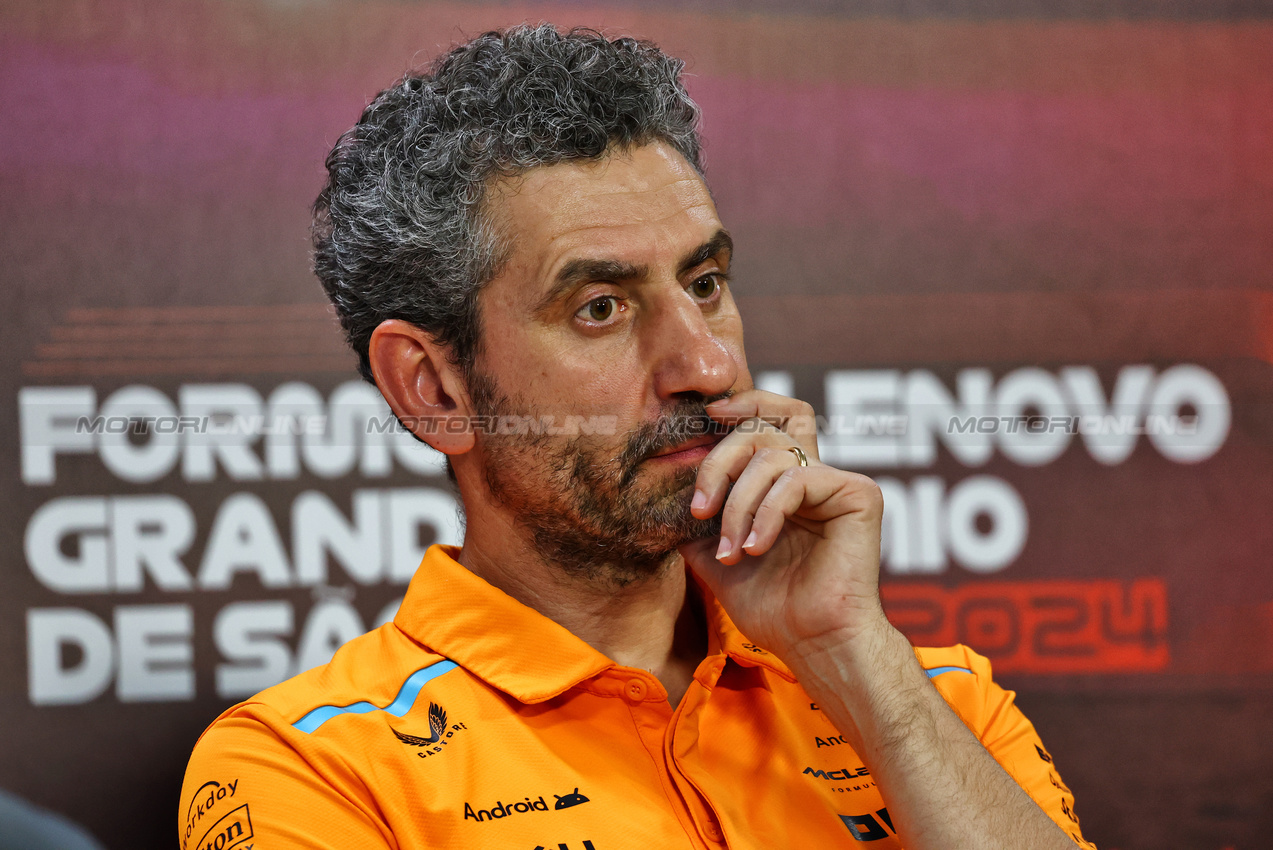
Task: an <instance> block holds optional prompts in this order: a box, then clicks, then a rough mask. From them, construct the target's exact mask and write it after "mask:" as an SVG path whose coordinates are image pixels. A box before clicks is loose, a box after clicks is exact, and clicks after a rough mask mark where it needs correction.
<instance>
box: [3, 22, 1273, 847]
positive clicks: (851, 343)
mask: <svg viewBox="0 0 1273 850" xmlns="http://www.w3.org/2000/svg"><path fill="white" fill-rule="evenodd" d="M945 5H946V4H937V3H935V2H924V0H918V1H917V2H909V3H900V2H883V0H877V2H871V3H863V4H857V5H855V4H849V3H845V4H838V3H832V2H817V0H802V2H789V3H779V2H772V3H763V2H752V3H725V2H711V1H710V0H705V2H697V3H689V2H685V3H677V2H661V3H643V4H639V5H638V4H630V5H612V6H595V5H585V4H576V3H569V4H564V5H538V4H531V5H517V4H497V3H451V4H441V3H438V4H434V3H418V4H410V3H390V2H351V1H350V0H332V1H331V2H306V0H299V1H298V2H265V1H264V0H226V1H225V2H212V1H211V0H193V2H186V3H174V4H164V3H142V2H137V0H113V1H112V0H80V1H79V2H47V0H39V2H36V0H9V2H7V3H5V4H4V6H3V7H0V21H3V25H2V26H0V33H2V34H0V45H2V47H0V69H2V70H0V137H2V140H3V141H2V144H0V180H2V181H3V199H4V200H3V206H2V207H0V210H2V213H0V215H2V216H3V227H0V244H2V245H3V257H4V266H3V271H2V272H0V274H3V278H4V285H3V288H2V289H0V298H2V299H3V306H4V309H3V311H2V312H0V334H2V337H0V338H2V340H3V342H2V348H3V357H4V368H3V370H0V405H3V408H4V410H3V415H0V468H3V470H4V474H3V475H0V488H2V490H0V492H3V504H4V506H5V509H4V511H3V516H0V544H2V545H0V563H2V564H3V570H4V573H3V576H4V579H3V581H4V584H3V588H4V589H3V594H2V595H0V621H2V622H3V637H2V640H3V643H2V644H0V682H2V683H3V692H2V696H0V699H2V700H3V703H2V705H3V724H0V736H2V737H3V742H4V743H3V757H2V758H0V788H2V789H4V790H6V791H7V792H10V793H12V794H15V795H17V796H18V797H21V798H24V799H26V800H27V801H30V802H31V803H34V804H36V805H38V806H41V807H44V808H46V809H49V810H52V811H54V812H58V813H60V814H62V815H65V816H66V817H68V818H70V819H72V820H74V821H77V822H78V823H80V824H82V825H83V826H85V827H86V828H87V829H88V830H90V831H91V832H92V833H93V834H95V835H96V836H97V837H98V839H100V840H101V841H102V842H103V843H104V844H105V845H106V846H108V847H110V848H143V847H144V848H150V847H154V848H160V847H173V846H175V845H176V844H180V846H181V847H182V848H183V850H196V847H197V846H198V845H199V842H200V835H199V834H198V830H196V829H195V828H194V826H195V824H193V823H187V822H186V820H185V818H186V815H185V813H182V815H181V818H182V820H181V822H180V823H179V820H178V818H179V816H178V812H177V792H178V788H179V784H180V780H181V776H182V771H183V766H184V764H185V761H186V758H187V755H188V753H189V751H190V748H191V746H192V745H193V743H194V741H195V739H196V737H197V736H198V734H199V732H200V731H201V730H202V729H203V728H204V727H205V726H206V725H207V724H208V723H209V722H210V721H211V720H212V719H213V718H214V717H215V716H216V715H217V714H218V713H219V712H220V711H221V710H223V709H224V708H225V707H227V706H228V705H230V704H232V703H234V702H235V701H237V700H239V699H241V698H243V697H245V696H247V695H249V694H251V693H253V692H254V691H256V690H258V689H261V688H263V687H266V686H268V685H270V684H272V683H274V682H276V681H279V680H280V679H282V678H284V677H286V676H288V675H291V674H292V673H295V672H297V671H300V670H304V669H306V668H308V667H311V666H313V665H315V664H319V663H322V662H324V661H325V660H326V659H328V658H329V657H330V656H331V654H332V652H333V651H334V650H335V649H336V648H337V647H338V646H339V645H340V644H342V643H343V642H344V641H346V640H348V639H349V638H352V637H354V636H355V635H357V634H359V633H361V632H363V631H364V630H366V629H368V628H371V627H373V626H374V625H376V624H377V623H380V622H383V621H384V620H386V619H387V618H389V617H390V616H392V612H393V610H394V609H395V607H396V605H397V602H398V600H399V599H400V598H401V596H402V593H403V590H404V586H405V583H406V582H407V580H408V579H409V577H410V575H411V574H412V571H413V569H414V567H415V565H416V563H417V562H418V560H419V558H420V555H421V553H422V551H423V550H424V548H426V547H427V546H428V545H429V544H430V543H432V542H434V541H452V542H454V541H458V540H459V538H460V534H461V530H460V528H461V526H460V523H459V519H458V516H457V510H456V499H455V496H454V494H453V493H452V491H451V490H450V489H449V488H448V486H447V484H446V481H445V478H444V477H443V476H442V475H441V474H440V467H439V465H438V459H437V457H436V456H434V455H433V454H432V453H431V451H430V450H428V449H427V448H424V447H421V446H419V445H417V444H415V443H414V442H413V441H412V440H410V439H409V438H404V437H403V436H402V435H401V434H398V433H394V431H393V429H392V428H391V427H390V424H391V423H390V421H389V420H388V419H387V416H386V411H385V409H384V407H383V405H382V403H381V402H380V401H379V400H378V396H377V395H376V393H375V392H374V390H373V389H372V388H370V387H369V386H367V385H364V384H362V383H360V382H359V381H358V380H357V378H356V375H355V373H354V367H353V360H352V357H351V355H350V354H348V353H347V352H346V351H345V350H344V349H343V348H342V343H341V341H340V339H339V335H338V331H337V329H336V327H335V324H334V320H333V318H332V315H331V313H330V312H329V310H328V308H327V307H326V305H325V304H324V302H323V300H322V295H321V292H320V289H319V287H318V284H317V283H316V282H315V280H314V279H313V278H312V277H311V275H310V273H309V271H308V259H307V247H308V245H307V233H306V229H307V220H308V213H307V210H308V207H309V204H310V203H311V202H312V200H313V197H314V195H315V194H316V192H317V190H318V188H319V186H320V184H321V181H322V179H323V175H324V172H323V170H322V161H323V158H324V156H325V154H326V153H327V151H328V149H329V148H330V146H331V145H332V143H333V142H334V141H335V139H336V138H337V136H338V135H339V133H340V132H341V131H343V130H344V129H345V128H346V127H348V126H349V125H350V124H351V123H352V122H353V121H355V120H356V118H357V116H358V114H359V112H360V111H361V109H362V107H363V106H364V105H365V103H366V102H367V100H368V99H369V98H370V97H371V96H373V95H374V94H375V93H376V92H377V91H378V90H379V89H380V88H382V87H384V86H385V85H387V84H389V83H390V82H391V81H392V80H393V79H395V78H396V77H397V76H398V75H399V74H400V73H402V71H404V70H405V69H406V68H408V67H410V66H412V65H414V64H419V63H422V62H424V61H426V60H427V59H428V58H430V57H432V56H433V55H435V54H436V53H437V52H438V51H440V50H443V49H445V48H446V47H447V46H449V45H450V44H452V43H454V42H456V41H458V40H461V39H463V38H464V37H465V36H468V35H473V34H476V33H479V32H481V31H484V30H486V29H489V28H492V27H496V26H501V25H507V24H510V23H516V22H520V21H527V20H529V21H538V20H545V19H546V20H551V21H554V22H557V23H559V24H563V25H571V24H589V25H592V26H599V27H604V28H608V29H609V31H612V32H616V33H618V32H624V33H632V34H637V35H641V36H645V37H649V38H652V39H654V40H656V41H657V42H658V43H659V44H661V45H662V46H663V47H664V48H665V49H667V50H668V51H670V52H672V53H674V54H676V55H679V56H682V57H684V58H685V59H686V60H687V62H688V77H687V80H688V85H689V88H690V90H691V92H692V94H693V95H694V97H695V98H696V99H697V101H698V102H699V104H700V105H701V106H702V109H703V114H704V120H703V129H704V133H705V137H706V161H707V167H708V175H709V179H710V182H711V186H712V189H713V191H714V193H715V197H716V199H717V201H718V203H719V207H720V212H721V215H722V217H723V220H724V221H725V222H726V224H727V226H728V227H729V228H730V229H731V231H732V232H733V234H734V238H735V240H736V241H737V243H738V246H739V248H738V260H737V265H736V269H737V275H736V278H737V279H736V283H735V287H736V289H735V291H736V293H737V297H738V301H739V303H740V306H741V310H742V312H743V317H744V321H745V327H746V332H747V335H748V336H747V343H748V353H749V357H750V360H751V363H752V366H753V371H754V372H755V373H756V374H757V375H758V378H759V380H760V381H761V382H762V384H763V385H764V386H767V387H770V388H775V389H779V390H784V391H787V392H791V393H794V394H796V395H798V396H800V397H802V398H805V399H808V400H809V401H811V402H812V403H813V404H814V405H815V406H816V408H817V410H818V412H819V414H820V416H821V425H822V428H823V434H822V437H821V445H822V452H823V457H824V459H825V460H827V461H828V462H831V463H834V464H837V465H840V466H843V467H845V468H851V469H856V470H860V471H863V472H866V473H868V474H870V475H872V476H874V477H876V479H877V480H878V481H879V483H880V485H881V487H882V489H883V491H884V494H885V503H886V517H885V529H884V543H883V545H884V566H883V574H884V596H885V599H886V602H887V605H888V610H889V613H890V615H891V616H892V618H893V619H894V621H895V622H896V623H897V624H898V625H899V626H900V627H902V628H903V629H904V630H905V631H906V632H907V633H908V634H909V635H910V636H911V638H912V639H913V640H914V641H915V642H917V643H923V644H949V643H954V642H963V643H967V644H970V645H971V646H973V647H974V648H976V649H977V650H978V651H980V652H982V653H984V654H985V655H987V656H989V657H990V658H991V659H992V661H993V663H994V667H995V670H996V671H997V675H998V676H999V678H1000V679H1001V680H1002V681H1003V682H1004V683H1005V684H1006V685H1008V686H1009V687H1012V688H1014V689H1016V690H1017V691H1018V692H1019V701H1020V704H1021V705H1022V706H1023V707H1024V708H1025V710H1026V711H1027V713H1028V714H1029V716H1031V717H1032V718H1033V719H1034V721H1035V723H1036V725H1037V726H1038V727H1039V729H1040V732H1041V734H1042V735H1043V737H1044V740H1045V741H1046V742H1047V743H1048V745H1049V747H1050V749H1051V753H1052V756H1053V757H1054V758H1055V760H1056V762H1057V764H1058V766H1059V767H1060V770H1061V771H1062V774H1063V775H1064V776H1065V778H1066V780H1067V781H1068V782H1069V783H1070V785H1071V786H1072V787H1073V789H1074V791H1075V794H1076V796H1077V799H1078V811H1077V815H1078V816H1079V817H1080V818H1081V819H1082V823H1083V827H1084V831H1085V832H1086V833H1087V834H1088V836H1089V837H1090V838H1092V839H1093V840H1095V841H1096V842H1097V843H1098V844H1099V845H1100V846H1102V847H1103V848H1124V849H1125V850H1130V849H1131V848H1151V847H1152V848H1177V847H1178V848H1205V850H1220V848H1226V847H1230V848H1248V847H1249V848H1255V847H1268V846H1270V844H1271V843H1273V770H1271V768H1270V762H1273V743H1270V741H1271V740H1273V570H1270V569H1269V566H1270V552H1271V551H1273V522H1270V516H1271V510H1273V451H1271V450H1273V271H1271V270H1273V237H1271V234H1273V26H1271V25H1270V18H1269V15H1268V14H1267V13H1268V10H1267V9H1266V8H1264V7H1261V6H1256V5H1246V4H1242V3H1225V4H1219V3H1217V4H1207V3H1203V2H1191V0H1179V2H1166V0H1164V2H1152V1H1151V0H1126V2H1123V3H1101V2H1096V0H1091V2H1081V0H1076V2H1070V3H1058V4H1053V3H1042V2H1038V3H1034V2H1031V3H1014V2H1009V0H984V1H983V2H967V3H962V4H949V5H950V6H951V7H953V11H952V9H951V8H946V7H945ZM138 421H146V422H148V423H149V424H148V427H147V428H146V429H139V428H138V427H137V425H136V423H137V422H138ZM226 779H227V780H229V779H232V777H226ZM791 780H792V781H793V782H795V781H800V779H799V777H797V776H793V777H791ZM796 815H797V813H793V817H794V816H796ZM191 817H192V818H193V817H194V815H193V814H192V815H191ZM179 828H180V836H178V830H179ZM846 838H847V836H846ZM0 843H3V842H2V841H0Z"/></svg>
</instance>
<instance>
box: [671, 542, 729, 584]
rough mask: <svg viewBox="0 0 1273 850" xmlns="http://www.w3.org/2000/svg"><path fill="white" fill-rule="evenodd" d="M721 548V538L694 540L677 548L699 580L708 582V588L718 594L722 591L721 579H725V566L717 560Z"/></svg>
mask: <svg viewBox="0 0 1273 850" xmlns="http://www.w3.org/2000/svg"><path fill="white" fill-rule="evenodd" d="M719 546H720V538H719V537H715V536H712V537H704V538H703V539H702V540H692V541H690V542H689V543H682V544H681V545H680V546H678V547H676V548H677V551H678V552H680V553H681V557H682V558H684V559H685V563H687V564H689V565H690V569H692V570H693V571H694V572H695V574H696V575H698V577H699V578H701V579H702V580H703V581H705V582H707V586H708V587H709V588H711V590H712V593H714V594H716V593H717V591H719V590H720V586H721V579H722V578H723V577H724V570H725V569H726V567H725V565H724V564H722V563H721V562H720V561H718V560H716V549H717V547H719Z"/></svg>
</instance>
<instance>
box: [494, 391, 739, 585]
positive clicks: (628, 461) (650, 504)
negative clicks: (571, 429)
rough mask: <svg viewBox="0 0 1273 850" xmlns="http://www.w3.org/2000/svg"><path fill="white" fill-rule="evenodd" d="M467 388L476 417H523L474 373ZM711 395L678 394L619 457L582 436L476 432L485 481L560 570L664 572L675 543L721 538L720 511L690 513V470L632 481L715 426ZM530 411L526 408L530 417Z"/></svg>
mask: <svg viewBox="0 0 1273 850" xmlns="http://www.w3.org/2000/svg"><path fill="white" fill-rule="evenodd" d="M469 394H470V397H471V398H472V400H473V405H474V408H475V411H476V412H477V413H478V415H480V416H486V417H489V416H508V415H520V416H525V415H528V414H530V411H529V410H528V408H527V406H526V405H520V406H519V405H518V404H517V403H515V402H514V401H512V400H510V399H509V398H508V397H507V396H504V395H502V394H500V392H499V390H498V388H497V387H496V386H495V383H494V381H493V380H492V379H491V378H490V377H489V376H487V375H482V374H478V373H474V374H472V375H471V376H470V380H469ZM712 400H713V399H711V398H707V397H703V398H699V399H685V400H681V401H679V402H678V403H677V404H676V405H675V406H674V407H672V408H670V409H669V410H668V411H667V412H666V413H665V414H664V415H663V416H661V417H660V418H659V419H658V420H657V421H655V422H652V423H646V424H644V425H641V426H640V427H638V428H636V429H635V430H634V431H632V432H631V433H630V434H629V435H628V439H627V442H626V444H625V445H624V447H623V449H622V450H621V451H620V452H619V454H618V455H614V454H613V452H609V453H607V452H605V451H604V450H598V449H590V448H589V445H588V442H589V438H588V437H586V436H577V437H569V438H567V437H561V436H552V435H547V434H533V433H531V434H518V435H515V436H506V435H498V434H484V435H482V437H481V439H482V449H483V452H484V453H485V461H486V466H485V479H486V485H487V487H488V488H489V490H490V492H491V495H492V497H493V499H494V500H495V502H496V503H497V504H499V505H501V506H502V507H505V508H508V509H509V511H510V513H511V514H512V517H513V519H514V521H515V522H516V523H517V524H518V525H519V526H520V527H521V528H522V529H523V530H524V531H525V532H526V533H527V535H528V536H529V537H530V539H531V541H532V542H533V544H534V547H535V549H536V551H537V552H538V553H539V556H540V557H541V558H542V559H543V561H544V562H545V563H546V564H548V565H550V566H553V567H556V568H557V569H560V570H561V571H562V572H563V573H565V574H566V575H567V576H569V577H572V578H578V579H582V580H585V581H587V582H589V583H591V584H595V585H599V586H606V587H625V586H627V585H630V584H632V583H633V582H640V581H645V580H648V579H651V578H657V577H660V576H662V575H664V574H665V573H666V572H667V570H668V569H669V568H670V566H671V565H672V564H673V563H674V562H675V559H676V547H677V546H680V545H681V544H683V543H688V542H690V541H693V540H701V539H704V538H707V537H713V536H719V535H720V528H721V523H720V516H719V514H717V516H715V517H712V518H711V519H697V518H695V517H694V516H693V515H692V514H691V513H690V500H691V499H692V498H693V495H694V482H695V480H696V479H697V477H698V470H697V469H696V468H686V469H682V470H678V471H677V473H676V474H675V476H674V477H672V478H671V479H669V480H665V481H663V482H661V483H660V485H659V486H658V488H657V489H655V490H647V489H641V488H638V487H637V486H636V479H637V477H638V475H639V474H640V471H641V464H642V462H644V461H645V460H647V459H649V458H651V457H653V456H654V455H655V454H658V453H659V452H661V451H665V450H666V449H668V448H670V447H672V446H676V445H678V444H680V443H683V442H685V441H686V440H687V439H689V438H691V437H694V436H700V435H702V434H706V433H718V432H723V429H721V428H720V426H718V425H716V424H715V423H714V422H713V421H712V419H711V418H710V417H709V416H708V415H707V411H706V408H705V405H706V404H707V403H708V402H710V401H712ZM530 415H533V414H530Z"/></svg>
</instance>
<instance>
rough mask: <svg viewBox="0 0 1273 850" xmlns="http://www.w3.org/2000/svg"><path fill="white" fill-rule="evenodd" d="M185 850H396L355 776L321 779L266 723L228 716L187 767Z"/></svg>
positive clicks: (181, 820)
mask: <svg viewBox="0 0 1273 850" xmlns="http://www.w3.org/2000/svg"><path fill="white" fill-rule="evenodd" d="M177 827H178V833H179V839H180V846H181V850H204V848H206V847H213V848H217V850H234V848H241V850H246V848H247V847H249V846H251V845H255V846H256V847H260V848H269V850H293V848H296V849H297V850H299V848H306V850H338V849H339V850H345V848H350V847H357V848H359V850H363V849H364V848H366V850H389V848H392V849H393V850H397V847H398V844H397V842H396V841H395V840H394V838H393V836H392V834H390V833H389V831H388V830H387V829H386V828H385V827H384V825H383V823H382V822H381V821H380V820H379V819H378V818H377V817H376V810H375V805H374V802H373V801H372V800H371V799H370V796H369V795H368V794H367V793H366V792H365V789H360V787H359V785H358V783H357V782H355V781H353V780H352V777H350V778H348V779H347V778H345V777H340V776H332V775H331V773H330V771H328V770H324V771H322V772H320V771H319V770H318V769H317V768H316V767H315V766H314V764H313V763H312V759H307V758H306V757H304V756H302V754H300V753H298V752H297V751H296V750H295V749H294V748H293V747H292V746H290V745H289V744H288V742H287V741H285V740H283V738H282V737H280V735H279V734H278V733H277V732H276V731H275V730H274V729H272V728H270V725H269V724H268V723H265V722H262V721H261V720H260V719H257V718H255V717H252V716H250V715H248V714H235V713H231V714H227V715H223V716H222V717H221V718H220V719H218V720H217V722H216V723H214V724H213V725H212V726H211V727H210V728H209V729H208V730H207V731H206V732H204V733H203V735H202V737H200V739H199V742H198V743H197V744H196V745H195V749H194V753H193V754H192V755H191V757H190V763H189V765H188V766H187V768H186V777H185V782H184V783H183V785H182V789H181V805H180V810H179V812H178V819H177Z"/></svg>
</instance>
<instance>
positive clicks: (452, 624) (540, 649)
mask: <svg viewBox="0 0 1273 850" xmlns="http://www.w3.org/2000/svg"><path fill="white" fill-rule="evenodd" d="M458 555H459V549H458V548H457V547H454V546H440V545H435V546H430V547H429V550H428V552H426V553H425V556H424V560H423V561H422V562H421V564H420V568H419V569H418V570H416V573H415V576H414V577H413V578H412V579H411V585H410V586H409V587H408V588H407V594H406V598H405V599H403V602H402V606H401V607H400V608H399V609H398V614H397V615H396V616H395V617H394V625H396V626H397V627H398V628H399V629H401V630H402V631H403V632H404V633H406V634H407V636H409V637H410V638H411V639H413V640H415V641H416V642H418V643H421V644H423V645H425V646H427V647H428V648H429V649H431V650H433V651H434V652H437V653H439V654H440V655H444V656H446V657H447V658H449V659H451V660H452V661H454V662H455V663H456V664H459V665H460V666H461V667H463V668H465V669H466V670H468V671H469V672H471V673H473V674H474V675H475V676H477V677H478V678H480V679H482V680H483V681H485V682H487V683H488V684H490V685H492V686H494V687H496V688H498V689H499V690H501V691H504V692H505V693H507V694H509V695H510V696H512V697H514V698H515V699H517V700H519V701H521V702H523V703H537V702H543V701H545V700H549V699H552V698H553V697H555V696H557V695H558V694H561V693H563V692H564V691H566V690H567V689H569V688H571V687H574V686H575V685H577V684H579V683H580V682H583V681H585V680H587V679H591V678H593V677H595V676H597V675H599V674H601V673H603V672H605V671H606V670H609V669H611V668H614V667H617V666H618V665H617V664H615V662H614V661H612V660H611V659H610V658H608V657H606V656H605V655H603V654H601V653H600V652H598V651H597V650H595V649H593V648H592V647H591V646H589V645H588V644H586V643H584V641H582V640H581V639H579V638H578V637H576V636H575V635H574V634H573V633H572V632H570V631H568V630H567V629H566V628H565V627H564V626H561V625H559V624H558V623H556V622H554V621H552V620H550V619H549V618H547V617H545V616H544V615H543V614H540V613H539V612H538V611H536V610H534V609H533V608H530V607H528V606H526V605H523V604H522V603H521V602H518V601H517V600H516V599H514V598H513V597H511V596H509V595H508V594H506V593H504V591H502V590H500V589H499V588H497V587H494V586H493V585H491V584H490V583H488V582H487V581H486V580H485V579H483V578H480V577H479V576H477V575H476V574H474V573H473V572H471V571H469V570H468V569H467V568H466V567H464V566H463V565H462V564H460V563H459V562H458V561H457V560H456V557H457V556H458ZM694 582H695V585H696V586H697V588H698V590H699V593H700V595H701V596H702V599H703V610H704V613H705V615H706V617H707V623H708V636H709V637H708V640H709V649H708V652H709V656H712V655H715V656H719V655H724V656H727V657H729V658H730V659H732V660H734V661H736V662H737V663H739V664H742V665H744V666H747V667H764V668H767V669H769V670H772V671H773V672H775V673H776V674H778V675H779V676H781V677H782V678H784V679H786V680H788V681H795V677H793V676H792V675H791V672H790V671H789V670H788V669H787V668H786V666H785V665H783V664H782V662H780V661H779V660H778V659H777V658H775V657H774V656H773V655H772V654H770V653H768V652H766V651H765V650H763V649H760V648H759V647H756V646H754V645H753V644H751V643H750V642H748V641H747V639H746V638H745V637H744V636H743V635H742V634H740V633H739V631H738V629H737V628H735V626H734V624H733V623H732V622H731V621H730V619H729V617H728V616H726V614H725V611H724V609H723V608H722V607H721V606H720V604H719V603H718V602H717V601H716V599H715V597H713V596H712V594H711V592H710V591H709V590H708V589H707V588H706V587H705V586H704V585H703V584H702V583H701V582H700V581H699V580H698V577H697V576H695V577H694Z"/></svg>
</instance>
